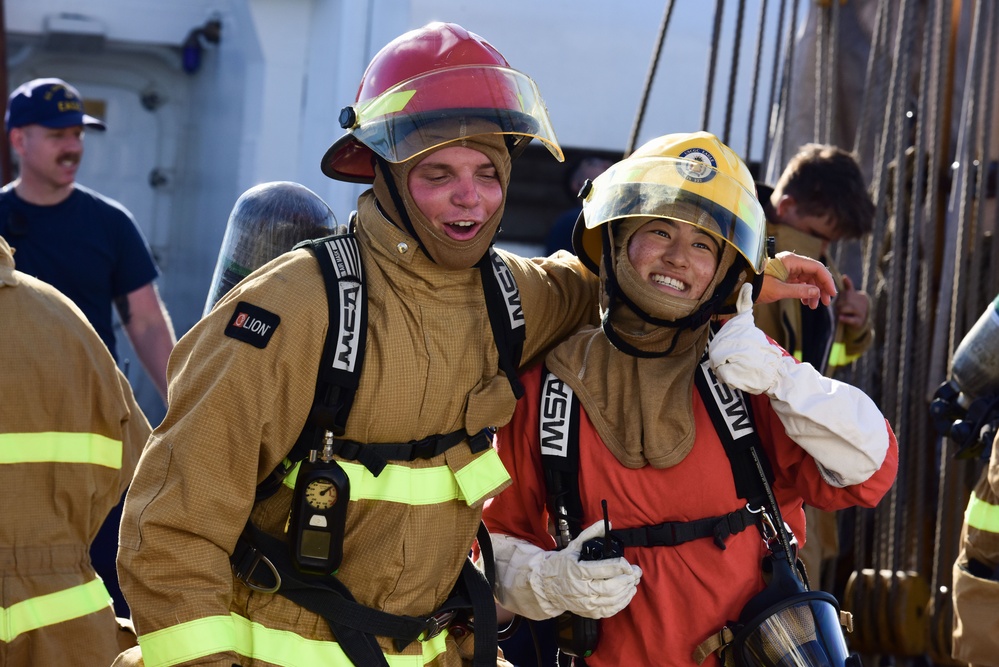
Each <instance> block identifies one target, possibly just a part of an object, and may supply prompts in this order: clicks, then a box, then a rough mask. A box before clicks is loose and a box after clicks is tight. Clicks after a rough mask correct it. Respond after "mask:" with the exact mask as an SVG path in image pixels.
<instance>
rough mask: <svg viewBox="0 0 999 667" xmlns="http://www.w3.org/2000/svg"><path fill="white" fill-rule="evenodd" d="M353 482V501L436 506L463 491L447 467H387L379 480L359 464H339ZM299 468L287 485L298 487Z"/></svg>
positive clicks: (287, 480) (457, 498) (459, 495)
mask: <svg viewBox="0 0 999 667" xmlns="http://www.w3.org/2000/svg"><path fill="white" fill-rule="evenodd" d="M337 463H338V464H339V465H340V467H341V468H343V471H344V472H345V473H347V478H348V479H350V499H351V500H352V501H353V500H382V501H386V502H392V503H405V504H407V505H435V504H437V503H446V502H448V501H451V500H461V499H462V496H461V489H460V488H459V487H458V482H457V481H456V480H455V478H454V474H453V473H452V472H451V469H450V468H448V467H447V466H435V467H433V468H407V467H405V466H400V465H391V464H390V465H387V466H385V469H384V470H382V472H381V474H380V475H378V477H375V476H374V475H372V474H371V472H370V471H369V470H368V469H367V468H365V467H364V466H363V465H361V464H360V463H350V462H348V461H337ZM298 467H299V464H296V465H295V468H294V470H292V471H291V473H290V474H289V475H288V476H287V477H285V478H284V485H285V486H287V487H289V488H292V489H293V488H295V480H296V479H298Z"/></svg>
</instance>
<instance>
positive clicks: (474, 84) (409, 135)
mask: <svg viewBox="0 0 999 667" xmlns="http://www.w3.org/2000/svg"><path fill="white" fill-rule="evenodd" d="M354 113H355V116H356V120H355V123H356V124H355V126H354V128H353V130H352V132H353V135H354V138H355V139H356V140H357V141H359V142H361V143H362V144H364V145H365V146H367V147H368V148H370V149H371V150H372V151H374V152H375V154H377V155H378V156H380V157H382V158H383V159H385V160H387V161H389V162H404V161H406V160H409V159H410V158H413V157H416V156H417V155H419V154H421V153H423V152H425V151H429V150H431V149H433V148H436V147H438V146H441V145H442V144H446V143H448V142H451V141H455V140H458V139H462V138H464V137H468V136H472V135H475V134H506V135H512V136H514V137H516V138H517V145H519V146H526V145H527V143H529V142H530V140H531V139H538V140H540V141H541V142H542V143H543V144H544V145H545V147H546V148H547V149H548V150H549V151H550V152H551V153H552V155H554V156H555V157H556V158H557V159H559V160H562V159H563V155H562V149H561V148H560V147H559V145H558V140H556V138H555V131H554V130H553V129H552V126H551V122H550V121H549V119H548V111H547V109H546V108H545V103H544V101H543V100H542V99H541V93H540V91H538V87H537V85H536V84H535V83H534V81H533V80H532V79H531V78H530V77H528V76H526V75H525V74H522V73H520V72H518V71H516V70H513V69H510V68H507V67H497V66H480V65H469V66H463V67H454V68H448V69H441V70H435V71H431V72H428V73H426V74H422V75H420V76H417V77H414V78H412V79H409V80H407V81H404V82H402V83H400V84H399V85H397V86H393V87H392V88H390V89H388V90H386V91H385V92H384V93H382V94H380V95H378V96H377V97H374V98H372V99H370V100H366V101H364V102H360V103H358V104H357V105H356V106H355V107H354ZM515 152H517V151H516V150H512V151H511V153H515Z"/></svg>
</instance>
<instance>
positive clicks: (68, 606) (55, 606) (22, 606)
mask: <svg viewBox="0 0 999 667" xmlns="http://www.w3.org/2000/svg"><path fill="white" fill-rule="evenodd" d="M112 604H113V602H112V600H111V595H110V594H109V593H108V589H106V588H105V587H104V582H103V581H101V580H100V579H99V578H98V579H94V580H93V581H91V582H89V583H86V584H80V585H79V586H73V587H72V588H67V589H65V590H61V591H58V592H55V593H49V594H48V595H39V596H38V597H33V598H29V599H27V600H22V601H21V602H18V603H16V604H13V605H11V606H10V607H9V608H8V609H3V608H2V607H0V641H5V642H11V641H13V640H14V639H15V638H16V637H17V636H18V635H20V634H22V633H25V632H30V631H32V630H37V629H39V628H44V627H46V626H49V625H55V624H56V623H62V622H63V621H70V620H73V619H74V618H80V617H81V616H86V615H88V614H93V613H94V612H97V611H100V610H102V609H107V608H108V607H110V606H111V605H112Z"/></svg>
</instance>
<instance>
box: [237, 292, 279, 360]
mask: <svg viewBox="0 0 999 667" xmlns="http://www.w3.org/2000/svg"><path fill="white" fill-rule="evenodd" d="M280 323H281V318H280V317H279V316H278V315H275V314H274V313H272V312H270V311H268V310H264V309H263V308H260V307H259V306H254V305H253V304H251V303H246V302H245V301H240V302H239V303H237V304H236V311H235V312H234V313H233V314H232V319H230V320H229V326H227V327H226V328H225V335H226V336H229V337H230V338H235V339H236V340H241V341H243V342H244V343H249V344H250V345H252V346H253V347H259V348H260V349H261V350H262V349H264V348H265V347H267V343H269V342H270V340H271V336H273V335H274V330H275V329H277V327H278V325H279V324H280Z"/></svg>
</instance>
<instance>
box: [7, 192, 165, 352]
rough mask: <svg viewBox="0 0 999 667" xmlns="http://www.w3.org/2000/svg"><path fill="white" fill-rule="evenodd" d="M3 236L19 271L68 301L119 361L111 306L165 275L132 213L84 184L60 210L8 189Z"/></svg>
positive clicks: (62, 204) (60, 206)
mask: <svg viewBox="0 0 999 667" xmlns="http://www.w3.org/2000/svg"><path fill="white" fill-rule="evenodd" d="M0 236H3V237H4V238H5V239H7V242H8V243H9V244H10V245H11V247H13V248H14V264H15V266H16V268H17V270H19V271H23V272H24V273H27V274H29V275H32V276H35V277H36V278H39V279H41V280H44V281H45V282H47V283H49V284H50V285H52V286H53V287H55V288H56V289H58V290H59V291H60V292H62V293H63V294H65V295H66V296H68V297H69V298H70V299H71V300H72V301H73V303H75V304H76V305H77V306H78V307H79V308H80V310H82V311H83V313H84V315H86V316H87V319H88V320H89V321H90V323H91V324H92V325H93V327H94V329H96V330H97V333H98V334H99V335H100V337H101V339H102V340H103V341H104V343H105V345H107V346H108V349H109V350H110V351H111V354H112V355H114V356H115V358H117V353H116V351H115V336H114V328H113V326H112V319H111V307H112V300H113V299H115V298H117V297H121V296H124V295H126V294H128V293H129V292H132V291H134V290H136V289H138V288H140V287H142V286H144V285H147V284H149V283H150V282H152V281H153V280H154V279H155V278H156V277H157V275H158V271H157V268H156V264H155V263H154V262H153V258H152V255H151V253H150V251H149V246H148V244H147V243H146V240H145V238H144V237H143V236H142V232H141V231H140V230H139V228H138V226H137V225H136V224H135V219H134V218H133V217H132V214H131V213H129V212H128V210H127V209H126V208H125V207H124V206H122V205H121V204H119V203H118V202H116V201H114V200H113V199H109V198H107V197H104V196H102V195H100V194H98V193H96V192H94V191H93V190H90V189H89V188H85V187H83V186H81V185H76V186H75V187H74V189H73V192H72V193H71V194H70V196H69V197H67V198H66V199H65V200H64V201H62V202H60V203H58V204H56V205H55V206H36V205H34V204H29V203H28V202H26V201H24V200H23V199H21V198H20V197H18V196H17V194H16V193H15V192H14V188H13V187H11V186H10V185H8V186H6V187H5V188H4V189H3V190H2V191H0Z"/></svg>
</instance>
